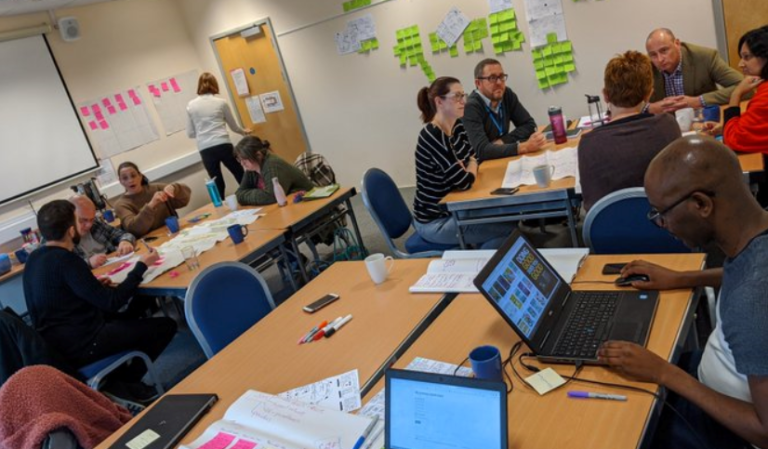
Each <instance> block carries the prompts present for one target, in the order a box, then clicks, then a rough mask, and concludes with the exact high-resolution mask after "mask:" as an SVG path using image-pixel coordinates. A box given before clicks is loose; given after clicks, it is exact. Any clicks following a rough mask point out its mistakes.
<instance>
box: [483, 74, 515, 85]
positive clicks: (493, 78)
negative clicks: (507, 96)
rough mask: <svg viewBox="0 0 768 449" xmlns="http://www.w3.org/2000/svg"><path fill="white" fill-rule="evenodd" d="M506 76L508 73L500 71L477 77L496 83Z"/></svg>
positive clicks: (507, 76)
mask: <svg viewBox="0 0 768 449" xmlns="http://www.w3.org/2000/svg"><path fill="white" fill-rule="evenodd" d="M507 78H509V75H507V74H506V73H502V74H501V75H491V76H478V77H477V79H479V80H486V81H488V82H490V83H497V82H499V81H507Z"/></svg>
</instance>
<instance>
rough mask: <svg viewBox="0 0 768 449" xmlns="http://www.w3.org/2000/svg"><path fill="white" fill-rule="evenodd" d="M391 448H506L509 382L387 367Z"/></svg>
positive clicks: (386, 427) (388, 442) (387, 430)
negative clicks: (507, 384)
mask: <svg viewBox="0 0 768 449" xmlns="http://www.w3.org/2000/svg"><path fill="white" fill-rule="evenodd" d="M385 377H386V388H385V393H384V394H385V395H386V398H385V401H384V404H385V406H384V410H385V419H384V431H385V434H384V441H385V447H386V448H387V449H474V448H478V449H479V448H482V449H507V448H508V446H507V424H508V422H507V386H506V384H504V382H493V381H489V380H481V379H475V378H471V377H459V376H449V375H446V374H434V373H423V372H418V371H406V370H397V369H388V370H387V372H386V375H385Z"/></svg>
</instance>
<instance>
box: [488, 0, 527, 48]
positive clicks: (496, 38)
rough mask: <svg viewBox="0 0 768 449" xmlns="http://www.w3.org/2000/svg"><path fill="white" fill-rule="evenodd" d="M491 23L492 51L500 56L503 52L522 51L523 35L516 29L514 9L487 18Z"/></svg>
mask: <svg viewBox="0 0 768 449" xmlns="http://www.w3.org/2000/svg"><path fill="white" fill-rule="evenodd" d="M489 20H490V22H491V42H492V43H493V51H494V52H495V53H496V54H497V55H500V54H502V53H504V52H508V51H513V50H522V43H523V42H525V35H523V32H522V31H520V29H519V28H518V27H517V18H516V17H515V10H514V9H507V10H504V11H499V12H497V13H493V14H491V15H490V16H489Z"/></svg>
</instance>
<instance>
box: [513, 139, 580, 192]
mask: <svg viewBox="0 0 768 449" xmlns="http://www.w3.org/2000/svg"><path fill="white" fill-rule="evenodd" d="M539 165H553V166H554V167H555V171H554V173H553V174H552V179H562V178H567V177H569V176H571V177H574V178H575V177H576V175H577V174H578V171H579V161H578V155H577V153H576V148H575V147H567V148H563V149H562V150H556V151H546V152H544V153H543V154H539V155H537V156H523V157H520V158H517V159H515V160H513V161H510V162H509V163H508V164H507V170H506V173H504V180H503V181H502V184H501V186H502V187H504V188H513V187H519V186H521V185H533V184H536V179H535V178H534V176H533V169H534V168H535V167H538V166H539Z"/></svg>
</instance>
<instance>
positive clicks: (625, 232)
mask: <svg viewBox="0 0 768 449" xmlns="http://www.w3.org/2000/svg"><path fill="white" fill-rule="evenodd" d="M650 208H651V206H650V204H649V203H648V197H646V195H645V189H643V188H642V187H631V188H628V189H622V190H617V191H616V192H613V193H610V194H608V195H606V196H604V197H603V198H601V199H600V200H599V201H598V202H596V203H595V205H594V206H592V208H591V209H590V210H589V212H587V216H586V217H585V219H584V229H583V231H582V232H583V234H582V235H583V237H584V243H585V244H586V245H587V246H588V247H589V251H590V253H591V254H637V253H640V254H655V253H688V252H691V250H690V249H689V248H688V247H686V246H685V245H684V244H683V242H681V241H679V240H677V239H676V238H674V237H673V236H672V235H671V234H670V233H669V232H667V231H665V230H664V229H661V228H659V227H658V226H656V225H654V224H653V223H651V222H650V221H648V218H647V214H648V211H649V210H650Z"/></svg>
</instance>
